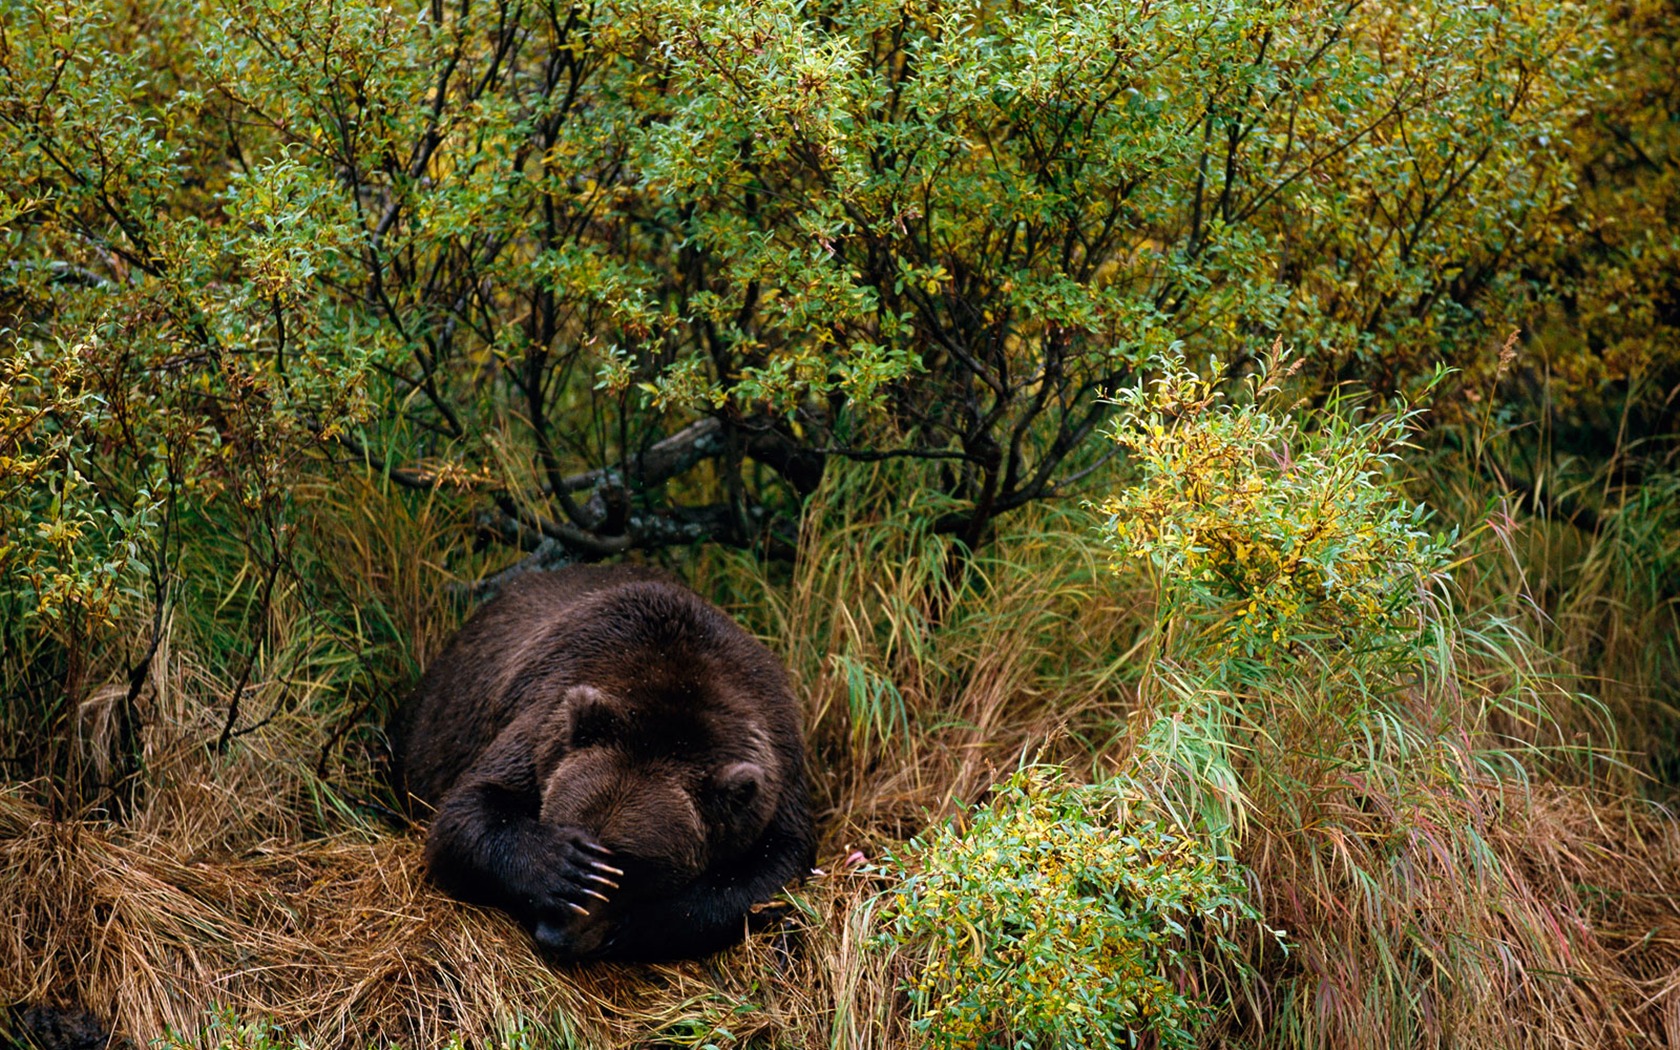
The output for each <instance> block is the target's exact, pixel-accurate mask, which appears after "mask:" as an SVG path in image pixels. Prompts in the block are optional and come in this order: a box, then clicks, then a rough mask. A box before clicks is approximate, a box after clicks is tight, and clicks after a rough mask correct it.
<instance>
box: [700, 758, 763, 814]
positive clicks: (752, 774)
mask: <svg viewBox="0 0 1680 1050" xmlns="http://www.w3.org/2000/svg"><path fill="white" fill-rule="evenodd" d="M768 779H769V774H768V773H766V772H765V770H764V767H763V766H761V765H759V764H758V763H757V762H731V763H730V764H729V765H727V766H724V767H723V768H722V769H720V770H718V771H717V772H716V773H715V774H713V776H712V788H713V790H715V791H716V792H717V795H718V801H719V802H721V803H723V806H724V809H726V810H728V811H731V812H736V813H741V812H746V811H748V810H751V809H752V808H753V807H754V804H755V803H757V801H758V797H759V795H761V794H763V792H764V784H765V781H767V780H768Z"/></svg>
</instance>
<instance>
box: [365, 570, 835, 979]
mask: <svg viewBox="0 0 1680 1050" xmlns="http://www.w3.org/2000/svg"><path fill="white" fill-rule="evenodd" d="M392 744H393V758H394V759H395V763H394V765H395V769H394V772H395V773H396V780H397V787H398V792H399V795H400V796H401V797H402V798H403V799H404V800H405V801H406V802H408V803H409V804H410V806H411V807H412V808H413V809H414V810H415V811H417V812H423V811H424V810H425V809H426V808H427V807H429V808H430V809H431V810H432V811H433V815H432V824H431V829H430V831H429V833H428V834H427V838H426V863H427V867H428V870H429V872H430V874H431V876H432V878H433V879H434V880H435V881H436V882H437V883H438V885H439V886H441V887H442V888H443V889H444V890H445V891H446V892H448V893H449V894H451V895H452V896H455V897H457V898H459V899H461V900H464V901H468V902H471V903H475V904H485V905H490V906H492V907H497V908H501V909H503V910H505V911H507V912H509V913H510V914H512V915H513V916H514V917H515V918H516V919H518V920H519V921H520V922H521V923H523V924H524V925H525V927H526V928H527V929H528V930H530V931H531V933H532V935H533V937H534V938H535V940H536V941H537V943H538V944H539V945H540V946H541V947H542V948H543V949H545V950H546V951H547V952H548V953H550V954H551V955H552V956H553V957H555V958H557V959H559V960H562V961H570V960H582V959H595V958H611V959H633V960H652V959H672V958H689V957H694V956H698V955H703V954H706V953H708V952H711V951H714V950H716V949H718V948H721V947H724V946H725V945H728V944H731V943H733V942H735V941H736V940H738V939H740V937H741V936H742V935H743V933H744V931H745V927H746V918H747V915H748V913H749V911H750V910H752V908H753V906H754V905H756V904H759V903H761V902H763V901H766V900H768V899H769V898H770V897H771V896H773V895H774V894H775V893H776V891H777V890H779V889H780V888H781V887H782V886H783V885H785V884H786V883H787V882H788V881H789V880H790V879H793V878H794V877H795V876H798V875H801V874H803V873H804V872H806V871H807V870H809V868H810V866H811V864H812V862H813V860H814V849H815V837H814V833H813V830H812V825H811V814H810V804H809V801H808V798H807V794H806V786H805V773H804V744H803V742H802V739H801V735H800V719H799V713H798V710H797V706H796V704H795V701H794V698H793V692H792V690H791V688H790V687H789V685H788V680H787V676H786V674H785V673H784V672H783V670H782V667H781V665H780V664H779V663H778V662H777V660H776V658H775V657H774V656H772V655H771V654H770V651H769V650H768V649H766V648H765V647H764V646H763V645H761V644H760V643H759V642H758V641H757V640H755V639H754V638H753V637H752V636H751V635H749V634H747V632H746V631H744V630H742V629H741V627H740V626H739V625H737V624H736V623H735V622H734V621H733V620H732V619H730V618H729V617H728V616H727V615H726V614H725V613H724V612H723V611H722V610H720V609H718V608H717V607H716V606H714V605H712V604H711V603H710V602H708V601H706V600H705V599H703V598H701V597H700V596H699V595H697V594H695V593H694V592H693V591H691V590H689V589H688V588H687V587H685V586H683V585H681V584H679V583H677V582H676V581H675V580H674V579H672V578H671V577H669V576H666V575H665V574H663V573H658V572H655V571H653V570H648V569H639V568H632V567H604V566H569V567H566V568H562V569H559V570H557V571H554V572H532V573H527V574H525V575H523V576H520V577H517V578H516V579H515V580H514V581H513V582H511V583H510V584H509V585H508V586H507V587H506V588H505V589H504V590H503V592H502V594H501V595H500V596H499V597H497V598H496V599H495V600H494V601H492V602H490V603H489V604H488V605H486V606H485V607H484V608H483V609H481V610H479V612H478V613H477V614H476V615H475V616H473V617H472V619H471V620H469V621H468V622H467V624H466V625H465V626H464V627H462V628H461V630H460V632H459V633H457V634H456V635H455V637H454V638H453V639H452V640H451V641H450V643H449V645H448V646H447V647H446V648H445V649H444V651H443V653H442V655H440V656H439V657H438V658H437V659H436V660H435V661H433V663H432V665H431V666H430V667H429V668H427V670H426V673H425V675H424V676H423V677H422V678H421V681H420V685H419V686H418V688H417V689H416V690H415V692H414V695H413V696H412V697H411V698H410V699H409V700H408V701H407V702H406V703H405V704H404V705H403V706H402V708H401V709H400V710H399V711H398V713H397V717H396V720H395V722H394V724H393V732H392ZM415 803H419V805H415Z"/></svg>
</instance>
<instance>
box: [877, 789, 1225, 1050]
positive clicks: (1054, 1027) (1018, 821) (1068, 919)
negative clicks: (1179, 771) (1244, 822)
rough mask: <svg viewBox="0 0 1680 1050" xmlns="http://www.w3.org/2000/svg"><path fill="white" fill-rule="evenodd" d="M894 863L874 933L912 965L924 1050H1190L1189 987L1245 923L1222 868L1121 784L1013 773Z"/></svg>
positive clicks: (1199, 991)
mask: <svg viewBox="0 0 1680 1050" xmlns="http://www.w3.org/2000/svg"><path fill="white" fill-rule="evenodd" d="M896 863H898V864H899V865H901V866H902V867H903V868H904V869H905V870H907V871H908V872H910V874H907V875H906V876H905V880H904V883H903V886H902V888H901V889H900V890H899V891H898V893H897V894H896V895H895V897H894V898H893V915H892V918H891V920H890V923H889V925H888V929H889V931H890V935H891V936H892V937H893V939H894V940H895V941H898V942H901V943H908V944H916V945H919V946H920V947H921V949H922V951H923V952H924V953H925V954H924V955H923V960H924V961H923V964H922V969H921V975H920V977H919V978H918V979H917V980H916V981H915V983H914V984H913V985H912V986H911V989H910V993H911V998H912V1000H913V1002H914V1004H915V1008H916V1013H917V1019H916V1021H915V1025H916V1027H917V1028H918V1029H919V1030H920V1031H921V1032H922V1033H923V1034H925V1035H926V1036H927V1037H928V1039H929V1040H930V1042H931V1043H932V1045H934V1046H939V1047H992V1046H1014V1047H1031V1046H1069V1047H1072V1046H1078V1047H1090V1048H1098V1050H1101V1048H1108V1047H1119V1046H1133V1045H1136V1043H1137V1040H1138V1037H1139V1036H1140V1035H1142V1034H1143V1033H1149V1034H1151V1035H1152V1036H1153V1037H1154V1038H1155V1039H1156V1040H1157V1041H1158V1045H1160V1046H1163V1047H1184V1048H1188V1047H1193V1046H1195V1045H1196V1035H1197V1032H1198V1031H1199V1030H1200V1029H1201V1027H1202V1026H1203V1024H1204V1023H1205V1021H1206V1020H1207V1018H1208V1016H1209V1015H1210V1012H1211V1009H1210V1004H1209V1002H1208V1001H1207V999H1206V998H1205V992H1206V991H1207V989H1206V987H1205V985H1203V983H1202V981H1201V979H1200V978H1201V975H1202V974H1203V973H1205V972H1206V968H1207V967H1208V966H1209V964H1210V962H1211V963H1213V964H1214V965H1217V964H1218V962H1219V961H1220V960H1221V957H1222V956H1224V955H1226V954H1228V953H1230V952H1231V951H1232V950H1233V949H1234V945H1233V942H1232V941H1231V940H1230V939H1229V938H1228V937H1227V935H1226V934H1227V931H1229V930H1230V929H1231V928H1232V927H1233V926H1235V925H1236V924H1239V923H1250V922H1253V921H1254V920H1256V919H1257V917H1258V916H1257V913H1256V912H1255V911H1254V909H1253V908H1252V907H1251V906H1250V905H1249V904H1247V903H1246V901H1245V899H1244V896H1243V882H1242V878H1241V874H1240V869H1238V867H1237V865H1236V864H1235V862H1233V861H1232V860H1231V859H1230V858H1228V857H1222V856H1219V855H1217V854H1216V853H1214V852H1213V851H1212V850H1211V849H1210V848H1209V847H1208V846H1207V844H1206V843H1205V841H1204V840H1203V839H1201V838H1198V837H1197V836H1195V835H1193V834H1192V833H1190V832H1189V831H1187V830H1186V829H1184V828H1182V827H1180V826H1178V825H1177V824H1176V823H1175V822H1174V821H1173V820H1171V819H1170V818H1169V817H1168V816H1167V815H1166V814H1165V813H1164V812H1163V811H1162V810H1161V809H1160V808H1158V807H1157V806H1155V805H1154V804H1152V803H1151V802H1150V800H1149V798H1148V797H1147V796H1146V795H1145V794H1144V792H1143V791H1142V790H1141V789H1140V788H1139V787H1138V785H1136V784H1135V783H1133V782H1131V781H1129V780H1127V779H1126V778H1124V777H1120V778H1115V779H1113V780H1109V781H1106V782H1104V783H1099V784H1075V783H1068V782H1067V781H1066V780H1064V779H1063V777H1062V775H1061V773H1060V771H1058V770H1056V769H1054V768H1052V767H1045V766H1028V767H1026V768H1023V769H1021V770H1019V771H1018V772H1016V773H1015V775H1014V776H1012V777H1010V779H1009V780H1008V781H1007V782H1005V783H1004V784H1002V785H1001V786H999V787H998V788H997V790H996V793H995V794H994V795H993V796H992V798H991V800H990V801H989V802H988V803H987V804H986V805H985V806H982V807H980V808H978V809H976V810H974V811H973V812H972V814H971V815H970V817H969V820H968V821H967V822H966V827H959V826H957V825H951V824H947V825H945V826H942V827H940V828H939V829H937V830H935V831H933V832H932V833H930V834H929V835H927V836H925V837H924V838H920V839H917V840H915V841H913V842H911V843H910V845H909V846H908V847H907V848H906V849H905V851H904V852H903V854H902V855H901V856H900V857H898V858H896Z"/></svg>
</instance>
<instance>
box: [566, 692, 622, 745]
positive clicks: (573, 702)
mask: <svg viewBox="0 0 1680 1050" xmlns="http://www.w3.org/2000/svg"><path fill="white" fill-rule="evenodd" d="M560 703H561V707H562V709H563V710H564V711H565V713H566V746H567V748H568V749H570V750H573V751H578V750H581V749H583V748H586V747H594V746H595V745H597V744H604V743H608V742H610V741H612V740H614V739H615V738H617V736H618V734H619V731H620V729H621V728H622V725H621V722H622V720H621V719H620V718H619V714H618V710H617V708H616V707H615V706H614V704H613V702H612V699H611V698H610V697H608V696H607V694H605V693H603V692H601V691H600V690H599V689H597V688H595V687H594V686H592V685H574V686H572V687H571V688H570V689H568V690H566V695H565V697H564V698H563V699H562V700H561V702H560Z"/></svg>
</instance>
